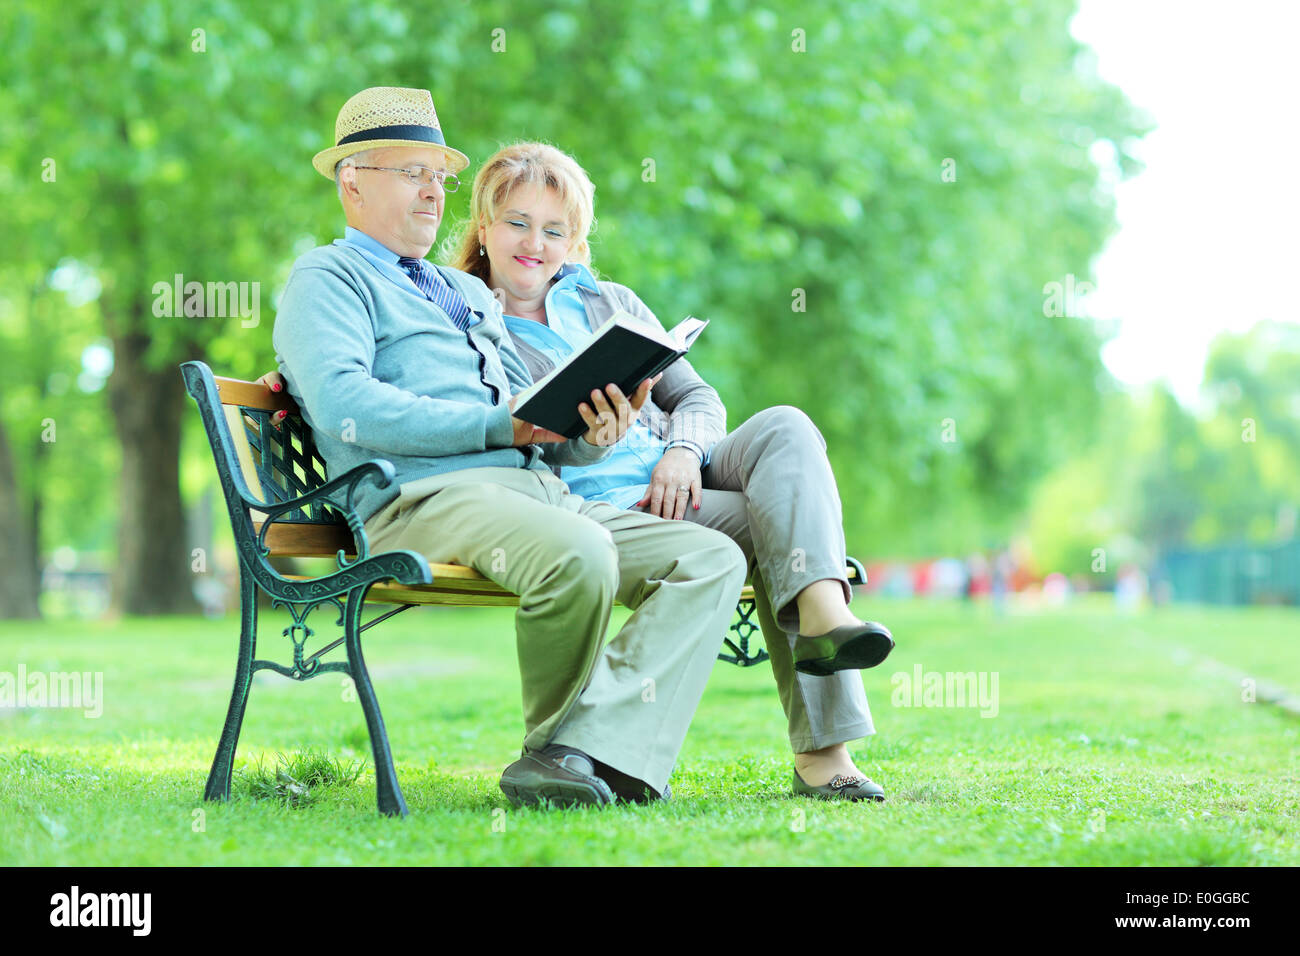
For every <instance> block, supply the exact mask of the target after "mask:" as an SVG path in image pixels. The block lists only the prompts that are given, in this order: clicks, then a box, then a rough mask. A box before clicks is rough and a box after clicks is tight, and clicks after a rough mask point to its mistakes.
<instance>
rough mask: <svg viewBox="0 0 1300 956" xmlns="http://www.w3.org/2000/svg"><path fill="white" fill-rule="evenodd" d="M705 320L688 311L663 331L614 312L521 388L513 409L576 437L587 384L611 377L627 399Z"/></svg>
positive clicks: (685, 346) (599, 384)
mask: <svg viewBox="0 0 1300 956" xmlns="http://www.w3.org/2000/svg"><path fill="white" fill-rule="evenodd" d="M708 324H709V323H708V321H707V320H704V319H697V318H694V317H692V316H687V317H686V318H685V319H682V321H681V322H679V323H677V325H675V326H674V327H673V328H672V329H671V330H670V331H668V332H664V331H663V330H662V329H661V328H659V327H658V326H657V325H655V324H653V323H650V322H646V321H645V320H644V319H638V318H637V317H636V316H634V315H632V314H631V313H630V312H623V311H619V312H616V313H614V315H613V316H611V317H610V319H609V320H608V321H607V322H605V324H604V325H602V326H601V327H600V328H599V329H597V330H596V331H595V333H594V334H593V335H592V338H591V339H590V341H588V342H587V344H586V345H584V346H583V347H582V348H581V349H579V350H578V351H576V352H574V353H573V354H572V355H570V356H569V357H568V358H567V359H565V361H564V362H563V364H561V365H557V366H556V367H555V368H554V369H552V370H551V371H550V372H549V373H547V374H546V375H545V376H543V377H542V378H540V379H538V380H537V382H535V383H534V384H533V385H532V386H531V387H529V388H526V389H524V390H523V391H522V392H520V393H519V397H518V400H517V401H516V403H515V408H514V411H513V412H512V414H513V415H514V416H515V417H516V418H519V419H522V420H523V421H526V422H529V423H530V424H533V425H540V426H541V427H542V428H549V429H550V430H551V431H553V432H559V433H560V434H561V435H564V436H565V437H566V438H577V437H578V436H579V435H582V434H585V433H586V431H587V423H586V422H584V421H583V420H582V416H581V415H579V414H578V405H579V403H581V402H586V403H587V405H588V406H590V405H591V391H592V389H594V388H599V389H604V387H605V386H606V385H607V384H609V383H610V382H613V383H614V384H615V385H617V386H618V387H619V388H620V389H622V391H623V394H624V395H627V396H628V397H629V398H630V397H631V396H632V393H633V392H635V391H636V388H637V386H638V385H640V384H641V383H642V382H644V381H645V380H646V379H648V378H651V377H653V376H654V375H657V374H658V373H659V372H662V371H663V370H664V369H666V368H667V367H668V366H669V365H672V364H673V362H676V361H677V360H678V359H679V358H681V357H682V356H683V355H685V354H686V352H687V350H689V349H690V347H691V345H692V344H693V343H694V342H695V339H696V338H697V337H698V336H699V334H700V332H702V331H703V330H704V327H705V326H706V325H708Z"/></svg>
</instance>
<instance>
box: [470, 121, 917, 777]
mask: <svg viewBox="0 0 1300 956" xmlns="http://www.w3.org/2000/svg"><path fill="white" fill-rule="evenodd" d="M593 193H594V187H593V186H592V184H591V181H590V179H589V178H588V177H587V174H586V173H585V171H584V170H583V169H582V167H580V166H579V165H578V164H577V163H576V162H575V161H574V160H573V159H572V157H570V156H568V155H566V154H565V153H563V152H561V151H560V150H558V149H555V148H554V147H551V146H547V145H545V144H542V143H518V144H515V145H513V146H507V147H505V148H504V149H502V150H500V151H498V152H497V153H496V155H494V156H493V157H492V158H491V159H489V160H488V161H487V162H486V163H484V165H483V167H482V168H481V169H480V170H479V172H478V175H477V176H475V178H474V189H473V196H472V198H471V204H470V219H469V221H468V222H467V223H466V227H465V230H464V234H463V236H462V237H461V241H460V243H459V246H458V248H457V249H456V251H455V254H454V256H453V260H452V262H451V265H453V266H455V267H456V268H458V269H461V270H463V271H465V272H469V273H472V274H473V275H476V276H478V277H479V278H480V279H482V280H483V281H484V282H485V283H486V284H487V286H488V288H490V289H492V290H493V291H494V293H495V294H496V295H497V296H498V298H499V300H500V302H501V304H502V308H503V310H504V312H505V314H506V324H507V328H508V329H509V331H510V334H511V336H512V338H513V339H514V342H515V346H516V348H517V350H518V352H519V354H520V355H521V357H523V358H524V360H525V361H526V362H527V363H528V366H529V371H531V372H532V375H533V378H534V380H536V379H537V378H540V377H541V376H542V375H544V374H546V373H547V372H548V371H550V370H551V369H552V368H554V367H555V365H556V364H558V363H559V362H561V361H563V360H564V358H565V357H566V356H567V355H569V354H570V353H571V352H572V351H574V349H575V348H580V347H581V346H582V344H583V342H584V341H585V340H586V339H587V338H589V337H590V335H591V333H592V331H593V330H595V329H597V328H599V327H600V325H601V324H602V323H603V322H605V320H606V319H608V318H609V317H610V316H612V315H613V314H614V313H615V312H618V311H620V310H623V311H627V312H630V313H631V314H632V315H634V316H637V317H639V318H641V319H644V320H645V321H647V322H652V323H656V324H658V320H657V319H656V318H655V316H654V314H653V313H652V312H651V311H650V310H649V309H648V308H646V306H645V305H644V304H643V303H642V302H641V300H640V299H639V298H637V296H636V294H635V293H634V292H633V291H632V290H631V289H628V288H626V287H625V286H621V285H617V284H616V283H613V282H602V281H598V280H597V279H596V278H595V276H594V275H593V273H592V270H591V268H590V266H591V251H590V248H589V246H588V243H587V237H588V234H589V233H590V231H591V228H592V225H593V217H594V207H593ZM561 477H562V478H563V479H564V481H565V482H566V483H567V484H568V485H569V487H570V489H571V490H572V491H573V492H574V493H575V494H579V495H582V496H583V497H585V498H588V499H595V500H600V501H607V502H610V503H612V504H614V505H617V506H618V507H621V508H637V509H641V510H644V511H649V512H650V513H651V514H655V515H659V516H662V517H664V518H669V519H676V520H686V521H693V522H697V523H699V524H702V525H705V526H707V527H710V528H715V529H718V530H721V531H723V532H725V533H726V534H727V535H729V536H730V537H731V538H732V539H733V540H735V541H736V543H737V544H739V545H740V547H741V548H742V549H743V550H744V552H745V555H746V557H747V558H749V560H750V566H751V568H752V581H753V585H754V592H755V599H756V600H755V603H756V604H757V610H758V616H759V622H760V624H761V626H762V631H763V638H764V640H765V642H766V644H767V650H768V654H769V655H770V656H771V660H772V670H773V675H774V676H775V678H776V682H777V686H778V688H779V691H780V696H781V703H782V706H783V707H784V708H785V713H786V717H787V720H788V724H789V735H790V745H791V748H792V749H793V751H794V763H795V773H794V778H793V780H794V791H795V792H796V793H799V794H804V795H808V796H819V797H824V798H829V799H847V800H863V799H874V800H882V799H884V791H883V790H882V789H881V787H880V786H878V785H877V784H875V783H873V782H872V781H870V780H868V779H867V778H866V777H865V776H864V775H863V774H861V773H859V772H858V769H857V767H855V766H854V764H853V759H852V757H850V755H849V752H848V749H847V747H846V746H845V743H846V742H847V741H850V740H857V739H859V738H862V737H865V736H867V735H869V734H872V733H874V732H875V729H874V727H873V726H872V722H871V713H870V711H869V710H868V708H867V700H866V695H865V694H864V693H863V689H862V680H861V678H860V677H859V676H858V675H857V673H856V672H855V670H854V669H856V668H863V667H873V666H875V665H876V664H879V663H880V662H881V661H883V660H884V659H885V656H886V655H887V654H888V653H889V651H890V650H892V649H893V646H894V642H893V639H892V637H891V636H890V633H889V631H888V630H887V629H886V628H884V627H883V626H881V625H879V624H876V623H873V622H863V621H860V620H859V619H858V618H857V617H855V616H854V615H853V614H852V613H851V612H850V611H849V607H848V602H849V599H850V597H851V592H850V590H849V583H848V579H847V578H846V577H845V574H844V555H845V545H844V531H843V528H842V524H841V512H840V499H839V493H838V491H837V489H836V486H835V477H834V475H833V474H832V473H831V468H830V463H829V462H828V461H827V458H826V443H825V441H824V440H823V439H822V436H821V433H820V432H819V431H818V430H817V428H816V426H815V425H813V423H812V422H811V421H810V420H809V419H808V417H807V416H806V415H804V414H803V412H801V411H799V410H798V409H795V408H791V407H789V406H777V407H774V408H768V409H765V410H763V411H761V412H759V413H758V414H757V415H754V416H753V417H752V418H750V419H749V420H748V421H746V422H745V423H744V424H743V425H741V426H740V427H739V428H737V429H735V430H734V431H732V432H731V433H729V434H728V433H727V432H726V412H725V410H724V408H723V406H722V402H721V401H720V400H719V398H718V394H717V392H716V391H714V389H713V388H712V387H711V386H709V385H708V384H707V383H706V382H704V381H703V380H702V379H701V378H700V377H699V376H698V375H697V374H696V373H695V371H694V370H693V369H692V368H691V366H690V363H689V362H687V361H686V360H685V359H679V360H678V361H677V362H675V363H674V364H673V365H671V366H669V368H668V369H667V370H666V371H665V373H664V375H663V379H662V381H661V382H660V383H659V384H658V385H657V386H656V387H655V389H654V392H653V395H652V397H651V399H650V400H649V401H647V402H646V403H645V405H643V406H642V409H641V413H640V417H639V418H638V420H637V421H636V422H634V423H633V425H632V427H631V429H630V430H629V432H628V435H627V437H626V438H625V439H624V440H623V442H622V443H620V444H619V445H617V446H616V447H615V449H614V451H613V453H611V455H610V456H609V457H608V458H607V459H605V461H603V462H601V463H599V464H596V465H591V466H586V467H580V468H575V467H565V468H564V469H563V470H562V473H561Z"/></svg>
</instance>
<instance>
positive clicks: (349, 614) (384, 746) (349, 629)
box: [343, 586, 409, 817]
mask: <svg viewBox="0 0 1300 956" xmlns="http://www.w3.org/2000/svg"><path fill="white" fill-rule="evenodd" d="M368 590H370V588H369V586H367V587H365V588H356V589H354V590H352V591H350V592H348V604H347V608H346V610H345V614H344V629H343V635H344V642H345V644H346V645H347V649H348V667H349V668H351V670H352V683H353V684H354V685H356V690H357V699H358V700H360V701H361V710H362V712H363V713H365V715H366V727H367V728H368V729H369V731H370V747H371V750H372V751H373V752H374V755H375V790H376V798H377V800H378V802H379V812H380V813H384V814H388V815H389V816H403V817H404V816H406V815H407V813H408V812H409V811H408V810H407V809H406V798H405V797H403V796H402V788H401V786H400V785H399V784H398V782H397V771H396V769H395V768H394V767H393V754H392V751H391V750H390V749H389V747H388V731H387V730H386V729H385V728H384V718H383V715H382V714H380V713H379V701H378V700H377V699H376V698H375V689H374V687H372V686H371V684H370V675H369V673H368V672H367V671H366V662H365V659H364V658H363V657H362V656H361V608H362V605H363V603H364V602H365V598H366V593H365V592H366V591H368Z"/></svg>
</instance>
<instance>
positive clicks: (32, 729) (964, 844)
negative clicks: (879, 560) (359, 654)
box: [0, 598, 1300, 866]
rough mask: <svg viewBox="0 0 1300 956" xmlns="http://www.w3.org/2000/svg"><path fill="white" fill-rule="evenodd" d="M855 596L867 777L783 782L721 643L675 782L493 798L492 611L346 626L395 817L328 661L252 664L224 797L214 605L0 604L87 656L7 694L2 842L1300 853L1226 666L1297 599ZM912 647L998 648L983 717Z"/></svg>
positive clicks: (511, 700) (349, 856) (979, 652)
mask: <svg viewBox="0 0 1300 956" xmlns="http://www.w3.org/2000/svg"><path fill="white" fill-rule="evenodd" d="M855 610H856V611H857V612H858V613H859V614H860V615H863V616H870V617H874V618H877V619H880V620H883V621H886V622H887V623H888V624H890V626H891V627H892V628H893V629H894V632H895V635H896V636H897V638H898V640H899V645H898V648H897V649H896V650H895V651H894V654H893V655H892V656H891V657H890V659H889V660H888V661H886V662H885V664H884V665H882V666H881V667H879V668H877V669H875V670H871V671H866V672H864V679H865V683H866V688H867V694H868V698H869V700H870V702H871V705H872V711H873V715H874V717H875V721H876V726H877V730H878V733H877V735H876V736H875V737H872V738H870V739H868V740H866V741H860V742H858V743H856V744H853V745H851V747H852V750H853V753H854V756H855V758H856V759H857V761H858V764H859V766H860V767H861V768H862V769H863V770H865V771H866V772H867V773H868V774H869V775H870V776H871V777H872V778H873V779H875V780H876V781H878V782H879V783H881V784H882V785H883V786H884V787H885V789H886V792H887V794H888V800H887V802H885V803H883V804H878V805H865V804H847V805H841V804H826V803H821V802H816V801H810V800H807V799H804V798H796V797H793V796H791V795H790V793H789V789H790V773H791V766H792V764H791V760H790V754H789V750H788V745H787V743H786V740H785V734H784V730H785V721H784V717H783V715H782V713H781V707H780V703H779V701H778V699H777V695H776V690H775V685H774V684H773V682H772V677H771V673H770V670H769V668H768V666H767V665H766V664H764V665H761V666H759V667H755V668H751V669H746V670H742V669H739V668H735V667H732V666H730V665H726V664H721V663H719V664H718V665H717V666H716V667H715V672H714V675H713V677H712V679H711V681H710V684H709V687H708V689H707V690H706V691H705V695H704V699H703V702H702V703H701V705H700V709H699V711H698V713H697V714H696V717H695V721H694V723H693V724H692V728H691V732H690V735H689V737H688V738H687V741H686V746H685V748H684V749H683V751H682V754H681V757H680V759H679V761H678V765H677V770H676V772H675V774H674V776H673V781H672V784H673V797H674V798H673V800H672V801H671V802H668V803H662V804H655V805H648V806H631V807H617V808H611V809H605V810H592V809H577V810H567V811H549V812H548V811H540V810H523V811H520V810H514V809H511V808H510V806H509V804H508V803H507V801H506V800H505V798H504V796H503V795H502V794H501V792H500V791H499V790H498V789H497V778H498V776H499V775H500V772H501V769H502V768H503V767H504V766H505V765H506V764H507V763H509V762H510V761H511V760H513V759H514V758H515V757H516V756H517V755H518V747H519V741H520V737H521V732H522V729H521V724H520V716H519V686H518V676H517V674H516V673H515V663H514V648H513V644H514V642H513V632H512V628H511V614H512V612H511V611H510V610H509V609H454V608H426V609H420V610H415V611H410V612H407V613H406V614H403V615H400V616H398V617H397V618H395V619H394V620H392V621H390V622H388V623H386V624H383V625H381V626H380V627H378V628H376V629H375V630H373V631H370V632H368V633H367V635H366V648H367V652H366V656H367V661H368V663H369V665H370V667H371V673H372V676H373V678H374V680H375V684H376V689H377V692H378V694H379V701H380V705H381V706H382V708H383V712H384V717H385V720H386V721H387V724H388V729H389V733H390V735H391V739H392V746H393V753H394V756H395V758H396V761H397V769H398V775H399V778H400V780H401V782H402V786H403V790H404V792H405V794H406V798H407V801H408V803H409V804H410V808H411V815H410V816H409V817H408V818H406V819H390V818H385V817H381V816H379V815H378V814H377V813H376V811H375V805H374V801H375V793H374V778H373V776H372V775H371V773H370V752H369V745H368V742H367V737H366V734H365V729H364V723H363V720H362V715H361V709H360V706H359V705H358V704H357V703H356V702H355V699H354V698H353V697H352V695H351V694H349V693H348V689H347V688H346V687H345V686H343V683H342V679H341V677H340V676H339V675H331V676H330V677H326V678H322V679H320V680H317V681H311V682H308V683H306V684H301V685H300V684H297V683H294V682H291V681H288V680H285V679H283V678H281V677H278V676H277V675H274V674H262V675H260V676H259V677H258V679H257V681H256V684H255V686H254V689H253V693H252V698H251V700H250V703H249V708H248V714H247V718H246V720H245V722H244V729H243V735H242V737H241V740H240V750H239V757H238V763H237V771H236V778H235V798H234V799H233V800H232V801H231V802H230V803H228V804H204V803H203V802H202V800H201V793H202V788H203V782H204V779H205V778H206V774H207V769H208V766H209V763H210V762H211V759H212V755H213V751H214V748H215V746H216V740H217V735H218V732H219V730H220V728H221V724H222V720H223V719H224V715H225V708H226V703H227V700H228V695H229V690H230V681H231V677H232V675H233V664H234V659H235V642H236V636H237V632H238V621H237V619H233V618H227V619H219V620H205V619H202V618H183V619H181V618H172V619H148V620H139V619H128V620H121V621H116V622H89V623H87V622H75V621H63V622H44V623H30V624H29V623H14V622H7V623H4V624H0V672H4V671H8V672H10V673H15V672H16V671H17V668H18V666H19V664H22V665H23V666H24V667H25V669H26V670H27V671H28V672H29V673H30V672H37V671H40V672H52V671H73V670H78V671H94V672H102V674H103V700H102V711H103V712H102V715H101V716H99V717H98V718H92V717H87V716H85V714H84V713H82V712H81V711H74V710H70V709H54V708H48V707H46V708H39V707H28V708H24V709H18V708H13V707H9V708H0V863H3V864H6V865H13V864H79V865H120V864H131V865H207V864H216V865H221V864H325V865H331V864H386V863H394V864H705V865H709V864H768V865H790V866H802V865H819V864H871V865H935V864H954V865H981V864H1011V865H1021V864H1026V865H1090V866H1091V865H1101V866H1110V865H1123V866H1131V865H1143V864H1151V865H1173V866H1183V865H1187V866H1193V865H1243V864H1245V865H1252V864H1265V865H1278V864H1283V865H1297V864H1300V849H1297V846H1296V835H1297V833H1298V832H1300V757H1298V756H1297V754H1298V750H1300V748H1298V746H1297V745H1298V744H1300V736H1298V732H1300V719H1297V718H1295V717H1293V716H1291V715H1289V714H1287V713H1286V712H1284V711H1282V710H1280V709H1279V708H1277V707H1274V706H1272V705H1270V704H1267V703H1263V702H1253V703H1252V702H1248V701H1244V700H1243V696H1248V695H1244V694H1243V688H1242V686H1241V682H1240V676H1241V675H1243V674H1244V675H1247V676H1249V677H1254V678H1256V679H1261V680H1267V681H1270V682H1273V683H1276V684H1281V685H1283V686H1285V687H1288V688H1290V689H1291V690H1292V691H1298V690H1300V654H1298V653H1297V640H1298V639H1300V613H1298V612H1296V611H1293V610H1285V609H1266V608H1251V609H1204V608H1175V609H1162V610H1157V611H1152V612H1148V613H1146V614H1141V615H1129V616H1124V615H1116V614H1114V613H1112V611H1111V609H1110V607H1109V606H1108V605H1106V604H1103V603H1100V602H1093V603H1084V604H1080V605H1076V606H1074V607H1071V608H1068V609H1064V610H1058V611H1041V612H1030V611H1027V610H1026V611H1014V610H1013V611H1012V612H1011V613H1010V614H1008V615H1007V616H1004V617H997V616H995V615H994V614H993V613H992V612H991V610H990V609H988V608H984V607H974V608H972V607H966V606H963V605H958V604H943V603H929V604H927V603H920V602H884V601H878V600H872V601H871V602H870V603H868V602H867V601H866V600H865V599H862V598H859V599H858V601H857V602H856V603H855ZM316 618H317V619H316V620H313V621H312V623H313V624H315V625H316V626H317V627H319V628H321V630H322V632H323V631H324V630H325V629H326V628H327V625H328V624H329V623H330V622H329V621H327V620H326V615H325V614H324V612H323V611H322V612H318V613H317V615H316ZM287 619H288V616H287V614H285V612H275V613H274V615H267V614H264V615H263V627H262V633H261V645H260V653H259V656H262V657H268V656H272V653H273V652H274V651H276V650H278V649H282V648H283V647H284V646H287V645H288V640H287V639H285V638H282V637H281V636H280V628H281V627H283V626H284V621H287ZM620 620H621V618H620ZM336 653H337V652H336ZM277 656H279V657H280V658H281V659H283V655H277ZM1207 659H1212V660H1213V661H1216V662H1218V665H1222V666H1218V667H1216V666H1213V665H1211V664H1209V663H1207ZM918 665H919V666H920V667H921V668H922V672H923V673H931V672H935V673H939V674H943V673H946V672H954V673H962V672H975V673H976V674H977V675H979V674H983V675H985V678H986V680H990V679H991V677H992V675H993V674H994V673H996V674H997V691H998V694H997V699H996V714H995V715H993V711H994V707H993V706H984V707H983V708H981V707H978V706H975V707H972V706H965V707H957V706H952V705H953V704H955V703H957V701H955V700H953V699H951V698H948V699H946V700H945V699H943V698H939V699H931V700H929V704H930V705H929V706H925V704H926V703H927V701H926V699H925V698H924V696H923V695H921V694H919V693H918V694H917V698H916V702H917V703H920V704H922V706H904V704H907V705H911V704H912V703H913V698H912V695H911V694H910V693H909V694H907V695H904V694H903V693H902V690H901V688H899V689H898V691H897V692H896V686H897V685H898V684H899V682H900V681H901V679H902V678H895V675H900V674H906V675H908V676H909V678H910V677H911V676H913V675H914V674H915V668H916V667H917V666H918ZM335 678H339V679H335ZM986 687H987V688H988V689H989V690H991V689H992V684H991V683H987V684H986ZM967 703H969V701H968V702H967ZM937 704H948V705H949V706H937ZM991 704H992V701H986V705H991ZM982 713H983V714H989V716H981V714H982ZM278 754H284V755H286V756H288V757H290V758H294V757H295V755H296V756H297V757H298V758H301V756H302V755H305V754H324V755H327V756H328V757H329V758H331V759H332V760H333V761H334V766H335V767H342V768H343V769H346V768H347V766H348V765H351V766H352V767H353V769H354V770H355V767H356V763H357V762H358V761H364V765H365V769H364V771H363V772H361V773H360V775H359V776H358V775H356V774H355V773H343V774H341V775H333V776H336V777H337V779H334V781H333V782H331V777H332V775H331V774H329V773H326V774H324V775H323V780H322V781H317V780H316V779H313V778H311V775H310V773H309V770H308V769H307V768H304V767H303V766H301V765H302V764H303V763H305V762H306V761H303V760H302V759H296V760H295V766H293V767H291V768H290V773H289V776H290V777H291V778H292V780H286V779H284V778H281V779H280V780H279V781H278V782H277V779H276V768H277V761H278V757H277V755H278ZM316 762H317V763H322V764H323V763H324V761H320V760H318V761H316ZM327 769H328V768H327Z"/></svg>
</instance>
